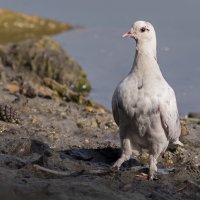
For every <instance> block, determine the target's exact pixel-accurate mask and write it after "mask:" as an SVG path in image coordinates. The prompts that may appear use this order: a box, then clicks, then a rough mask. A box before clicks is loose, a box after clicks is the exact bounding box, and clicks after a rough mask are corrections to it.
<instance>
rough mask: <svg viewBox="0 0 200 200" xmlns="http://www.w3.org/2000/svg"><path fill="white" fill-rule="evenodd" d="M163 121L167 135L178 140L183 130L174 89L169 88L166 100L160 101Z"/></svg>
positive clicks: (172, 139) (173, 139)
mask: <svg viewBox="0 0 200 200" xmlns="http://www.w3.org/2000/svg"><path fill="white" fill-rule="evenodd" d="M160 117H161V123H162V126H163V128H164V130H165V133H166V136H167V138H168V139H169V140H171V141H176V140H177V139H178V138H179V136H180V132H181V127H180V119H179V114H178V109H177V104H176V97H175V94H174V91H173V89H171V88H170V89H169V90H168V94H167V97H166V100H165V101H164V102H161V103H160Z"/></svg>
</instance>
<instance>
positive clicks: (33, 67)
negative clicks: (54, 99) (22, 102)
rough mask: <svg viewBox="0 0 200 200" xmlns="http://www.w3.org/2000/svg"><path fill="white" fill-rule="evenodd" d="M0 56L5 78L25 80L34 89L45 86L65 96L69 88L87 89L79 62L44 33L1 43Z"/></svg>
mask: <svg viewBox="0 0 200 200" xmlns="http://www.w3.org/2000/svg"><path fill="white" fill-rule="evenodd" d="M0 58H1V62H2V66H3V69H2V70H3V71H5V74H6V75H5V76H6V80H7V81H13V80H15V82H18V85H20V84H23V85H25V84H26V83H29V85H30V84H31V85H35V86H34V87H35V88H34V89H36V90H37V89H38V87H40V86H41V85H42V86H46V87H48V88H50V89H51V90H54V91H55V92H57V94H58V96H61V97H65V98H67V96H68V94H69V91H72V92H75V93H76V94H77V95H78V94H80V93H84V94H85V93H88V92H89V91H90V83H89V81H88V80H87V76H86V74H85V72H84V71H83V70H82V69H81V67H80V65H79V64H78V63H77V62H76V61H75V60H74V59H73V58H71V57H70V56H69V55H68V54H67V53H66V52H65V51H64V50H63V49H62V48H61V47H60V46H59V45H58V44H57V43H56V42H54V41H53V40H51V39H50V38H48V37H43V38H41V39H38V40H26V41H23V42H18V43H12V44H8V45H6V46H1V47H0ZM19 77H21V78H19ZM20 81H21V82H22V83H20ZM36 86H38V87H36ZM33 96H34V95H33Z"/></svg>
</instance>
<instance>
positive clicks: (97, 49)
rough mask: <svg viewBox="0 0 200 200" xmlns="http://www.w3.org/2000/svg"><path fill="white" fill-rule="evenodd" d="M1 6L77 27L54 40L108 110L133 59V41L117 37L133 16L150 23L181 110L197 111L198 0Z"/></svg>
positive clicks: (51, 0)
mask: <svg viewBox="0 0 200 200" xmlns="http://www.w3.org/2000/svg"><path fill="white" fill-rule="evenodd" d="M0 7H1V8H4V9H10V10H14V11H19V12H23V13H26V14H29V15H37V16H43V17H48V18H51V19H55V20H59V21H62V22H67V23H71V24H72V25H75V26H77V27H78V28H77V29H74V30H72V31H69V32H64V33H61V34H58V35H55V36H53V39H54V40H56V41H57V42H58V43H60V44H61V46H62V47H63V48H64V49H65V50H66V51H67V52H68V53H69V54H70V55H71V56H72V57H73V58H75V59H76V61H77V62H78V63H79V64H80V65H81V66H82V68H83V69H84V70H85V71H86V73H87V74H88V78H89V80H90V81H91V84H92V91H91V94H90V97H91V98H92V99H94V100H95V101H97V102H99V103H101V104H103V105H105V106H106V107H107V108H111V103H110V102H111V98H112V94H113V91H114V89H115V87H116V85H117V84H118V82H119V81H120V80H121V79H122V78H123V77H124V76H126V74H127V73H128V72H129V70H130V68H131V66H132V63H133V58H134V51H135V43H134V41H133V40H131V39H123V38H122V37H121V35H122V34H123V33H124V32H126V31H129V29H130V27H131V25H132V24H133V22H134V21H136V20H146V21H149V22H151V23H152V24H153V25H154V27H155V29H156V33H157V41H158V43H157V44H158V62H159V65H160V67H161V70H162V73H163V75H164V77H165V78H166V79H167V81H168V82H169V83H170V85H171V86H172V87H173V88H174V90H175V92H176V96H177V101H178V107H179V112H180V114H181V115H185V114H187V113H188V112H191V111H196V112H200V105H199V102H200V92H199V91H200V78H199V76H200V64H199V58H200V26H199V19H200V12H199V8H200V1H199V0H190V1H188V0H175V1H174V0H168V1H160V0H151V1H145V0H140V1H136V0H135V1H134V0H124V1H120V0H101V1H97V0H84V1H83V0H73V1H69V0H57V1H55V0H42V1H41V0H1V1H0ZM152 95H153V94H152Z"/></svg>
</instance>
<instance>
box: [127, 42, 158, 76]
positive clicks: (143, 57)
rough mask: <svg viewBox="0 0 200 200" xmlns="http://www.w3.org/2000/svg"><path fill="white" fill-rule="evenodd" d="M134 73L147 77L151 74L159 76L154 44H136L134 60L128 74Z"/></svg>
mask: <svg viewBox="0 0 200 200" xmlns="http://www.w3.org/2000/svg"><path fill="white" fill-rule="evenodd" d="M152 68H154V69H152ZM136 71H137V72H139V73H142V74H143V75H145V74H146V75H147V76H148V75H150V74H151V73H152V72H154V73H156V74H157V75H158V74H161V72H160V68H159V66H158V63H157V55H156V44H155V43H154V44H152V43H139V42H137V43H136V51H135V59H134V63H133V67H132V69H131V72H130V73H135V72H136Z"/></svg>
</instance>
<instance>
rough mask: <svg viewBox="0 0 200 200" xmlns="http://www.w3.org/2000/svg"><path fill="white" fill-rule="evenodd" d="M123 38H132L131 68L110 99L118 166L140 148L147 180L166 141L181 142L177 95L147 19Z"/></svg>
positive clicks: (151, 176)
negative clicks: (146, 163)
mask: <svg viewBox="0 0 200 200" xmlns="http://www.w3.org/2000/svg"><path fill="white" fill-rule="evenodd" d="M123 37H130V38H134V39H135V41H136V51H135V59H134V63H133V67H132V69H131V71H130V72H129V74H128V75H127V76H126V77H125V78H124V79H123V80H122V81H121V82H120V83H119V84H118V86H117V88H116V90H115V92H114V94H113V98H112V111H113V116H114V119H115V122H116V123H117V125H118V126H119V132H120V140H121V150H122V155H121V157H120V158H119V159H118V160H117V161H116V162H115V163H114V165H113V167H117V168H118V169H119V168H120V166H121V165H122V163H123V162H124V161H126V160H129V159H130V156H131V155H132V154H135V153H139V152H138V151H141V150H142V149H146V150H148V152H149V155H150V157H149V179H151V180H152V179H153V177H154V173H155V172H156V171H157V166H156V165H157V158H158V157H159V155H160V154H161V153H163V152H164V151H165V150H166V149H167V147H168V145H169V143H173V144H179V145H183V144H182V143H181V142H180V141H179V136H180V132H181V127H180V121H179V115H178V109H177V103H176V97H175V94H174V91H173V89H172V88H171V87H170V86H169V84H168V83H167V82H166V80H165V79H164V77H163V75H162V73H161V71H160V68H159V65H158V63H157V56H156V34H155V30H154V28H153V26H152V25H151V24H150V23H149V22H145V21H136V22H135V23H134V25H133V26H132V27H131V31H130V32H127V33H125V34H124V35H123Z"/></svg>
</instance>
